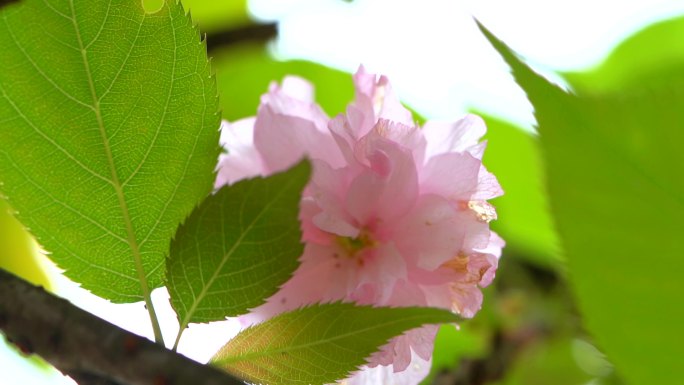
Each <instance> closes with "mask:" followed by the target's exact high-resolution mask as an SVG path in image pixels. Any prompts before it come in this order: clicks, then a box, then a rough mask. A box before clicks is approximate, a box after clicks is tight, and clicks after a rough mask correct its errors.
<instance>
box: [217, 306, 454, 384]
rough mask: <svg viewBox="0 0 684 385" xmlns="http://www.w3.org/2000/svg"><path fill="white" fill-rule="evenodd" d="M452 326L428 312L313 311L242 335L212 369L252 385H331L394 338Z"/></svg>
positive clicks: (441, 313)
mask: <svg viewBox="0 0 684 385" xmlns="http://www.w3.org/2000/svg"><path fill="white" fill-rule="evenodd" d="M458 320H459V317H458V316H456V315H454V314H453V313H451V312H449V311H446V310H441V309H432V308H381V307H380V308H373V307H370V306H356V305H353V304H349V303H331V304H322V305H313V306H309V307H306V308H302V309H298V310H295V311H292V312H288V313H283V314H281V315H279V316H277V317H275V318H272V319H270V320H268V321H265V322H263V323H261V324H258V325H256V326H253V327H251V328H249V329H246V330H245V331H243V332H242V333H240V334H238V335H237V337H235V338H234V339H233V340H232V341H230V342H229V343H228V344H227V345H226V346H224V347H223V348H222V349H221V350H220V351H219V352H218V353H217V354H216V355H215V356H214V358H213V359H212V364H213V365H216V366H219V367H221V368H223V369H225V370H227V371H229V372H232V373H234V374H236V375H238V376H241V377H243V378H247V379H249V380H251V381H254V382H256V383H267V384H271V385H280V384H287V385H290V384H292V385H297V384H301V385H309V384H324V383H331V382H334V381H336V380H339V379H342V378H344V377H347V376H348V374H349V373H350V372H352V371H354V370H356V368H358V367H360V366H361V365H363V364H364V363H365V362H366V361H365V359H364V358H365V357H368V356H370V355H371V353H373V352H375V351H376V350H377V349H378V348H379V347H380V346H382V345H384V344H385V343H386V342H387V341H388V340H389V339H390V338H392V337H394V336H397V335H400V334H401V333H403V332H405V331H408V330H410V329H413V328H417V327H419V326H422V325H426V324H436V323H447V322H457V321H458Z"/></svg>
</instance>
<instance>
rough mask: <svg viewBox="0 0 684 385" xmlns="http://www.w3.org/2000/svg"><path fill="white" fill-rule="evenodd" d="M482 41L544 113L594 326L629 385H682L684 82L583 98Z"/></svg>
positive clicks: (549, 155) (573, 254) (571, 248)
mask: <svg viewBox="0 0 684 385" xmlns="http://www.w3.org/2000/svg"><path fill="white" fill-rule="evenodd" d="M483 32H484V33H485V35H486V36H487V38H488V39H489V40H490V42H491V43H492V44H493V45H494V47H495V48H496V49H497V50H498V51H499V53H500V54H501V55H502V56H503V57H504V58H505V60H506V61H507V62H508V64H509V65H510V66H511V67H512V68H513V74H514V76H515V78H516V80H517V82H518V84H520V85H521V86H522V87H523V89H524V90H525V91H526V92H527V95H528V97H529V99H530V101H531V102H532V104H533V106H534V107H535V110H536V116H537V121H538V123H539V132H540V135H541V137H540V139H541V145H542V148H543V154H544V157H545V160H546V168H547V174H548V185H549V193H550V198H551V206H552V211H553V214H554V215H555V218H556V221H557V224H558V231H559V234H560V236H561V239H562V242H563V245H564V247H565V252H566V255H567V259H568V266H569V269H570V276H571V282H572V283H573V285H574V289H575V294H576V296H577V299H578V302H579V306H580V308H581V310H582V312H583V313H584V319H585V323H586V326H587V328H588V329H589V330H590V331H591V332H593V334H594V336H595V338H596V341H597V342H598V346H600V347H601V348H602V350H603V351H605V352H606V353H607V355H608V357H609V358H610V360H611V361H612V362H613V363H614V364H615V366H616V369H617V370H618V371H619V372H620V373H621V374H622V375H623V376H624V377H625V378H626V379H627V380H628V381H629V382H630V383H632V384H671V383H673V377H672V373H678V370H679V367H680V366H681V357H684V338H682V333H681V325H682V324H684V306H682V305H684V303H683V300H682V296H681V294H682V289H683V288H684V286H683V285H682V279H681V277H682V274H684V258H682V255H684V243H683V242H682V238H681V218H682V217H683V216H684V178H681V170H682V165H684V152H683V151H681V143H682V142H684V131H682V130H681V129H680V128H681V127H684V92H683V91H684V73H682V74H681V75H682V76H680V78H679V80H678V81H676V82H674V81H673V82H672V83H671V84H670V85H669V87H666V88H658V89H656V88H653V89H650V90H648V91H646V90H641V91H640V92H634V93H622V94H619V95H615V96H613V95H610V94H605V95H580V96H574V95H570V94H567V93H565V92H564V91H562V90H561V89H559V88H558V87H556V86H554V85H552V84H550V83H549V82H548V81H547V80H545V79H544V78H542V77H541V76H539V75H537V74H536V73H534V72H533V71H532V70H530V69H529V68H528V67H527V66H526V65H525V64H524V63H522V62H521V61H520V60H519V59H518V58H517V57H516V56H515V54H514V53H513V52H511V51H510V49H509V48H508V47H506V46H505V45H504V44H503V43H502V42H500V41H499V40H497V39H496V38H495V37H494V36H493V35H491V34H490V33H489V32H488V31H486V30H485V29H484V28H483ZM677 336H679V337H677Z"/></svg>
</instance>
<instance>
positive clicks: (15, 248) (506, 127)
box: [0, 0, 684, 385]
mask: <svg viewBox="0 0 684 385" xmlns="http://www.w3.org/2000/svg"><path fill="white" fill-rule="evenodd" d="M162 1H163V0H150V1H147V0H146V1H144V2H143V3H144V5H145V7H146V9H149V10H154V9H155V8H156V7H159V6H160V4H161V2H162ZM182 2H183V4H184V5H185V7H186V8H187V9H189V10H190V12H191V14H192V17H193V20H194V21H195V22H196V23H197V24H198V26H199V28H200V31H201V32H202V33H203V34H204V35H205V36H206V40H207V44H208V50H209V56H211V57H212V58H213V59H212V60H213V61H212V63H213V69H214V71H215V72H216V78H217V81H218V85H219V92H220V100H221V107H222V110H223V117H224V119H227V120H236V119H239V118H243V117H247V116H252V115H254V114H255V113H256V108H257V106H258V102H259V96H260V95H261V94H262V93H264V92H265V91H266V89H267V87H268V84H269V83H270V82H271V81H274V80H275V81H279V80H281V79H282V78H283V76H285V75H287V74H295V75H300V76H302V77H304V78H306V79H308V80H310V81H311V82H313V83H314V84H315V86H316V99H317V101H318V102H319V103H320V104H321V106H322V107H323V108H324V110H325V111H326V112H327V113H328V114H329V115H331V116H334V115H336V114H338V113H340V112H343V111H344V108H345V106H346V104H347V103H348V102H349V101H350V100H351V99H352V97H353V87H352V82H351V76H350V74H351V73H353V72H354V71H355V70H356V69H357V68H358V66H359V65H360V64H363V65H364V66H365V67H366V68H367V69H368V70H369V71H370V72H375V73H379V74H385V75H387V76H388V77H389V78H390V80H391V82H392V85H393V87H394V89H395V92H397V93H398V95H399V96H400V97H401V98H402V100H403V101H404V102H405V103H406V105H407V106H409V107H410V108H411V109H413V110H414V111H415V112H416V113H417V119H418V120H419V121H422V120H423V119H440V120H455V119H457V118H459V117H460V116H461V115H463V114H464V113H466V112H476V113H479V114H481V115H483V117H485V119H486V120H487V123H488V127H489V132H488V134H487V138H486V139H488V140H489V148H488V150H487V153H486V156H485V160H484V162H485V165H486V166H487V167H488V168H489V169H490V170H491V171H492V172H493V173H494V174H495V175H497V177H498V178H499V180H500V182H501V185H502V186H503V188H504V190H505V192H506V195H505V196H504V197H502V198H498V199H497V200H495V201H493V202H492V203H494V205H495V206H496V207H497V210H498V214H499V218H500V219H499V221H497V222H494V223H492V227H493V228H494V229H495V230H496V231H497V232H498V233H499V234H500V235H502V237H503V238H504V239H505V240H506V241H507V243H508V245H507V247H506V249H505V250H504V255H503V257H502V259H501V262H500V266H499V270H498V274H497V278H496V280H495V281H494V284H493V285H492V286H491V287H489V288H487V289H486V290H485V303H484V305H483V309H482V311H481V312H480V313H478V315H477V316H476V317H475V318H474V319H473V320H470V321H468V322H465V323H463V324H462V325H461V327H460V330H456V329H454V328H453V327H450V326H445V327H443V328H442V330H441V331H440V334H439V335H438V340H437V343H436V348H435V355H434V364H433V372H432V374H431V376H430V377H429V378H428V379H426V381H425V382H424V383H425V384H450V385H465V384H501V385H504V384H506V385H514V384H521V385H522V384H525V385H536V384H539V385H542V384H544V385H546V384H555V385H581V384H592V385H598V384H604V385H608V384H623V383H624V381H623V380H622V378H621V376H620V373H619V371H617V370H615V369H614V368H613V366H612V365H611V363H610V361H609V360H608V359H606V357H605V356H604V355H603V354H602V353H601V349H600V347H599V346H597V345H598V344H597V343H596V342H595V341H594V340H593V339H592V336H591V335H590V334H589V333H588V332H587V331H586V330H585V328H584V326H583V322H582V316H581V314H580V313H579V311H578V310H577V307H576V301H575V299H574V298H573V295H572V293H571V289H570V287H569V283H568V277H567V271H566V268H565V265H564V259H563V254H562V252H561V248H560V245H559V240H558V238H557V235H556V233H555V231H554V228H553V221H552V219H551V217H550V215H549V213H548V207H547V205H548V202H547V197H546V194H545V191H544V187H543V186H544V180H543V178H544V177H543V168H542V165H541V163H540V153H539V149H538V148H537V143H536V140H537V139H536V136H535V133H534V118H533V115H532V107H531V106H530V104H529V103H528V102H527V99H526V97H525V95H524V93H523V92H522V90H520V88H519V87H518V86H517V85H516V84H515V83H514V81H513V79H512V77H511V76H510V75H509V70H508V67H507V66H506V65H505V64H504V62H503V61H502V60H501V58H500V56H499V55H498V54H497V53H496V52H495V51H494V50H493V49H492V48H491V46H490V45H489V43H487V41H486V40H485V39H484V37H483V36H482V34H481V33H480V32H479V30H478V29H477V27H476V25H475V23H474V20H473V18H477V19H478V20H479V21H481V22H482V23H483V24H484V25H485V26H487V28H489V29H490V30H491V31H492V32H493V33H495V34H496V35H497V36H498V37H499V38H501V39H503V40H504V41H505V42H506V43H507V44H508V45H509V46H510V47H511V48H513V49H514V50H516V51H517V52H518V53H519V54H520V55H521V56H523V57H524V58H525V59H526V61H527V62H528V63H530V64H531V65H532V66H533V67H534V68H535V70H537V71H539V72H541V73H543V74H544V75H546V76H548V77H549V78H550V79H552V80H553V81H555V82H557V83H558V84H561V85H562V86H563V87H566V88H569V89H573V90H591V91H596V92H602V91H615V90H619V89H621V87H627V86H630V85H631V84H632V83H634V82H636V81H638V79H640V75H639V74H640V71H641V72H643V73H644V74H645V73H651V72H653V71H659V70H667V68H669V66H672V65H673V63H677V62H678V61H679V62H682V61H684V46H683V45H682V43H678V42H679V41H680V40H681V41H684V39H683V38H684V19H681V18H678V16H679V15H684V2H682V1H681V0H623V1H617V0H598V1H597V0H575V1H572V2H570V1H543V0H472V1H467V0H454V1H447V0H423V1H397V0H353V1H343V0H250V1H242V0H220V1H217V0H183V1H182ZM38 250H39V249H38V246H37V245H36V244H35V243H34V242H33V241H32V240H31V239H30V237H29V236H28V235H27V234H25V233H24V232H23V229H22V228H21V225H19V224H18V223H17V222H16V221H14V219H13V218H11V217H10V216H9V215H7V214H6V208H5V207H0V266H2V267H3V268H6V269H9V270H11V271H14V272H16V273H18V274H20V275H22V276H24V277H26V278H27V279H30V280H31V281H33V282H36V283H40V284H43V285H44V286H46V287H49V288H50V289H51V290H53V291H54V292H55V293H57V294H58V295H60V296H63V297H66V298H68V299H70V300H71V301H72V302H74V303H75V304H77V305H78V306H81V307H83V308H85V309H87V310H88V311H91V312H93V313H95V314H97V315H99V316H101V317H103V318H105V319H108V320H110V321H111V322H114V323H116V324H118V325H120V326H122V327H125V328H127V329H129V330H132V331H134V332H136V333H139V334H141V335H146V336H151V335H152V331H151V330H148V329H149V326H148V325H149V322H148V319H147V312H146V311H145V310H144V308H143V305H142V304H129V305H112V304H109V303H107V302H106V301H104V300H101V299H98V298H96V297H94V296H92V295H90V294H89V293H87V292H86V291H84V290H82V289H80V288H78V286H77V285H75V284H73V283H71V282H69V281H68V280H67V279H66V278H64V277H62V276H61V275H60V274H59V272H58V270H57V269H56V268H55V267H54V266H52V265H51V264H50V263H49V261H47V260H46V259H45V257H43V256H41V255H40V253H39V252H38ZM154 295H155V297H154V299H155V301H156V303H157V305H156V307H157V309H158V311H159V313H161V314H160V318H161V319H162V328H163V329H164V333H165V336H166V338H167V339H169V340H172V339H173V338H172V337H173V336H174V335H175V333H176V330H177V328H178V326H177V324H176V320H175V316H174V313H173V312H172V310H171V308H170V306H168V300H167V298H168V296H167V294H166V293H165V291H164V290H163V289H159V290H157V291H155V293H154ZM164 321H166V322H164ZM236 332H237V329H236V325H235V324H234V323H231V322H230V321H226V322H221V323H215V324H212V325H201V326H197V325H195V326H191V327H190V330H189V331H188V332H186V333H185V334H184V339H183V340H182V342H181V344H180V347H179V351H180V352H181V353H184V354H186V355H188V356H190V357H192V358H195V359H197V360H199V361H206V360H207V359H208V358H209V357H210V356H211V355H212V354H213V353H214V352H215V351H216V350H217V349H218V348H219V347H220V346H222V345H223V344H224V343H225V341H227V340H228V339H229V338H230V337H231V336H232V335H233V334H234V333H236ZM0 368H2V369H4V370H3V376H2V380H0V382H1V383H2V384H6V385H14V384H22V385H24V384H25V385H32V384H46V383H50V384H72V383H73V382H71V381H70V380H69V379H67V378H64V377H62V376H61V375H59V373H56V372H55V370H54V369H51V368H50V367H49V366H48V365H46V364H43V363H41V362H40V361H39V360H38V359H31V360H26V359H25V358H23V357H21V356H20V355H19V353H17V352H15V351H14V349H13V348H12V347H10V346H8V345H6V344H4V342H3V341H0ZM8 369H9V372H8Z"/></svg>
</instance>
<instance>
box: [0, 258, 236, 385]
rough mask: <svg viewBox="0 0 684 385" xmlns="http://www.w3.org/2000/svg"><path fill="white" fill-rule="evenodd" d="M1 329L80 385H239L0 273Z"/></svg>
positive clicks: (225, 374) (215, 372)
mask: <svg viewBox="0 0 684 385" xmlns="http://www.w3.org/2000/svg"><path fill="white" fill-rule="evenodd" d="M0 330H2V332H3V333H4V334H5V336H6V337H7V339H8V340H9V341H10V342H12V343H14V344H16V345H17V346H18V347H19V349H20V350H21V351H22V352H24V353H27V354H33V353H35V354H37V355H39V356H41V357H42V358H43V359H45V360H46V361H48V362H49V363H51V364H52V365H53V366H55V367H56V368H57V369H59V370H60V371H61V372H62V373H64V374H66V375H68V376H70V377H72V378H73V379H74V380H75V381H76V382H78V383H79V384H81V385H95V384H98V385H100V384H101V385H181V384H193V385H195V384H197V385H218V384H221V385H244V384H245V383H244V382H243V381H241V380H239V379H237V378H235V377H233V376H231V375H229V374H227V373H224V372H222V371H219V370H218V369H215V368H213V367H210V366H206V365H202V364H200V363H198V362H195V361H193V360H190V359H189V358H186V357H184V356H182V355H180V354H177V353H175V352H172V351H170V350H168V349H166V348H164V347H163V346H160V345H158V344H155V343H153V342H152V341H149V340H147V339H145V338H143V337H140V336H138V335H135V334H133V333H131V332H128V331H126V330H124V329H121V328H119V327H118V326H116V325H113V324H111V323H109V322H107V321H105V320H103V319H101V318H98V317H97V316H95V315H93V314H90V313H88V312H86V311H84V310H82V309H80V308H78V307H76V306H74V305H72V304H71V303H70V302H68V301H66V300H64V299H62V298H59V297H56V296H54V295H52V294H50V293H48V292H46V291H45V290H44V289H43V288H42V287H36V286H33V285H32V284H30V283H28V282H26V281H24V280H22V279H20V278H18V277H16V276H14V275H12V274H10V273H8V272H7V271H5V270H3V269H0Z"/></svg>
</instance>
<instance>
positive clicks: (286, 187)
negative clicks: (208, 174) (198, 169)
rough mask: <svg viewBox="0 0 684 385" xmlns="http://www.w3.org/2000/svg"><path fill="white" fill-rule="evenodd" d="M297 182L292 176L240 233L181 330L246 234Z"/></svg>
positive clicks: (187, 314) (191, 307) (182, 324)
mask: <svg viewBox="0 0 684 385" xmlns="http://www.w3.org/2000/svg"><path fill="white" fill-rule="evenodd" d="M296 182H297V181H296V178H292V179H290V180H289V181H288V182H287V183H286V185H285V187H284V188H282V189H279V190H278V193H277V194H276V195H275V197H274V198H273V199H272V200H271V201H270V202H269V203H268V204H267V205H265V206H264V207H263V209H262V210H261V211H260V212H259V214H258V215H257V216H256V217H255V218H254V220H252V221H251V222H250V223H249V224H248V225H247V227H246V228H245V230H244V231H243V232H242V233H241V234H240V236H239V237H238V239H237V240H236V241H235V243H234V244H233V245H232V247H231V248H230V250H228V251H227V252H225V253H224V254H223V257H222V259H221V262H220V263H219V266H218V267H217V268H216V270H214V273H213V274H212V275H211V277H210V278H209V280H208V281H207V283H206V284H204V285H203V286H202V290H201V291H200V293H199V295H198V296H197V297H195V299H194V300H193V302H192V305H191V306H190V310H188V312H187V313H186V315H185V317H183V322H182V323H181V328H180V330H183V329H185V327H186V326H187V325H188V324H189V323H190V319H191V318H192V316H193V315H194V313H195V311H196V310H197V306H199V303H200V302H202V300H203V299H204V297H205V296H206V294H207V291H208V290H209V287H210V286H212V285H213V284H214V281H215V280H216V277H218V275H219V273H220V272H221V271H222V270H223V267H224V266H225V264H226V263H227V262H228V260H229V259H230V257H231V256H232V255H233V253H234V252H235V250H236V249H237V248H238V247H239V246H240V245H241V244H242V240H243V239H244V238H245V236H246V235H247V234H248V233H249V232H250V231H251V230H252V228H253V227H254V225H255V224H256V223H257V222H258V221H259V220H260V219H261V217H262V216H263V215H264V213H265V212H267V211H268V210H269V208H270V207H271V206H273V205H274V204H275V202H277V201H279V200H280V198H281V197H282V196H283V194H285V193H286V192H287V191H289V189H290V188H291V187H292V185H293V184H295V183H296ZM245 202H246V200H243V201H242V202H241V206H240V215H242V213H243V211H244V210H243V207H244V204H245ZM221 206H223V201H221ZM223 225H224V221H223V220H221V226H223Z"/></svg>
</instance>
